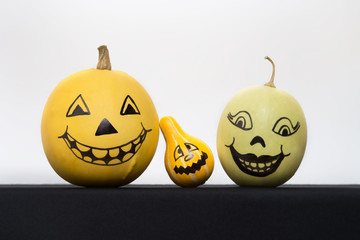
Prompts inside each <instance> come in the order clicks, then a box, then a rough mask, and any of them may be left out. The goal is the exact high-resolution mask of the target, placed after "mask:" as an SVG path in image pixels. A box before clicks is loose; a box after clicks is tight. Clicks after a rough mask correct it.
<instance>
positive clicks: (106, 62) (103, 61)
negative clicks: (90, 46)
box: [96, 45, 111, 70]
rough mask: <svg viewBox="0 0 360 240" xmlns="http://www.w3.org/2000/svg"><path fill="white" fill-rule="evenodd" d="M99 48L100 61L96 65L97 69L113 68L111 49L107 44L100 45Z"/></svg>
mask: <svg viewBox="0 0 360 240" xmlns="http://www.w3.org/2000/svg"><path fill="white" fill-rule="evenodd" d="M98 50H99V62H98V64H97V66H96V69H100V70H111V63H110V57H109V50H108V49H107V46H106V45H102V46H100V47H98Z"/></svg>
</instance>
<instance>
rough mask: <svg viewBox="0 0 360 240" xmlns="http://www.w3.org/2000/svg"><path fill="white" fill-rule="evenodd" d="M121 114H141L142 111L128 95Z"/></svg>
mask: <svg viewBox="0 0 360 240" xmlns="http://www.w3.org/2000/svg"><path fill="white" fill-rule="evenodd" d="M120 114H121V115H129V114H131V115H132V114H140V111H139V109H138V107H137V106H136V104H135V102H134V100H133V99H132V98H131V97H130V95H127V96H126V98H125V100H124V103H123V105H122V107H121V110H120Z"/></svg>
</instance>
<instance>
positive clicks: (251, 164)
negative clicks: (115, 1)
mask: <svg viewBox="0 0 360 240" xmlns="http://www.w3.org/2000/svg"><path fill="white" fill-rule="evenodd" d="M234 142H235V139H234V141H233V143H232V144H231V145H230V146H227V147H229V148H230V152H231V155H232V157H233V160H234V162H235V163H236V165H237V166H238V167H239V168H240V170H241V171H243V172H244V173H246V174H249V175H252V176H256V177H266V176H268V175H270V174H272V173H274V172H275V171H276V169H277V168H278V167H279V166H280V164H281V162H282V160H283V159H284V158H285V157H287V156H289V155H290V153H289V154H284V153H283V146H282V145H281V146H280V153H279V154H278V155H275V156H269V155H261V156H260V157H257V156H256V155H255V154H253V153H247V154H241V153H239V152H238V151H236V149H235V148H234Z"/></svg>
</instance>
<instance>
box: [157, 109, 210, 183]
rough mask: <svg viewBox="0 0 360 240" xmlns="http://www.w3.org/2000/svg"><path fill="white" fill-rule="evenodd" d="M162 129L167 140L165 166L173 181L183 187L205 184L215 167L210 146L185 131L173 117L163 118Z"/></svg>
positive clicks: (161, 121)
mask: <svg viewBox="0 0 360 240" xmlns="http://www.w3.org/2000/svg"><path fill="white" fill-rule="evenodd" d="M160 129H161V131H162V133H163V135H164V137H165V141H166V152H165V158H164V159H165V168H166V171H167V173H168V174H169V176H170V178H171V179H172V181H173V182H174V183H175V184H177V185H179V186H181V187H197V186H199V185H201V184H204V183H205V182H206V180H208V178H209V177H210V176H211V173H212V171H213V169H214V157H213V154H212V152H211V150H210V148H209V147H208V146H207V145H206V144H205V143H204V142H203V141H201V140H200V139H198V138H195V137H193V136H191V135H189V134H187V133H185V132H184V131H183V130H182V129H181V127H180V126H179V124H178V123H177V122H176V121H175V119H174V118H173V117H169V116H167V117H163V118H161V120H160Z"/></svg>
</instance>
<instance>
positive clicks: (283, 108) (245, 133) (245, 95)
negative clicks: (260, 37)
mask: <svg viewBox="0 0 360 240" xmlns="http://www.w3.org/2000/svg"><path fill="white" fill-rule="evenodd" d="M266 59H268V60H269V61H270V62H271V63H272V64H273V62H272V61H271V59H269V58H266ZM273 67H274V71H273V75H272V77H271V80H270V82H269V83H267V84H265V86H253V87H249V88H246V89H244V90H242V91H240V92H238V93H237V94H236V95H235V96H234V97H233V98H232V99H231V100H230V102H229V103H228V104H227V105H226V107H225V109H224V111H223V113H222V115H221V118H220V122H219V126H218V132H217V150H218V155H219V159H220V162H221V164H222V166H223V168H224V170H225V171H226V173H227V174H228V175H229V177H230V178H231V179H232V180H233V181H234V182H235V183H237V184H238V185H240V186H258V187H271V186H279V185H281V184H283V183H285V182H286V181H288V180H289V179H290V178H291V177H292V176H293V175H294V174H295V172H296V170H297V169H298V167H299V165H300V163H301V161H302V159H303V156H304V152H305V148H306V141H307V127H306V120H305V115H304V113H303V110H302V109H301V107H300V104H299V103H298V102H297V101H296V99H295V98H294V97H292V96H291V95H290V94H289V93H287V92H284V91H282V90H279V89H277V88H275V86H274V84H273V80H274V72H275V66H274V64H273Z"/></svg>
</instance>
